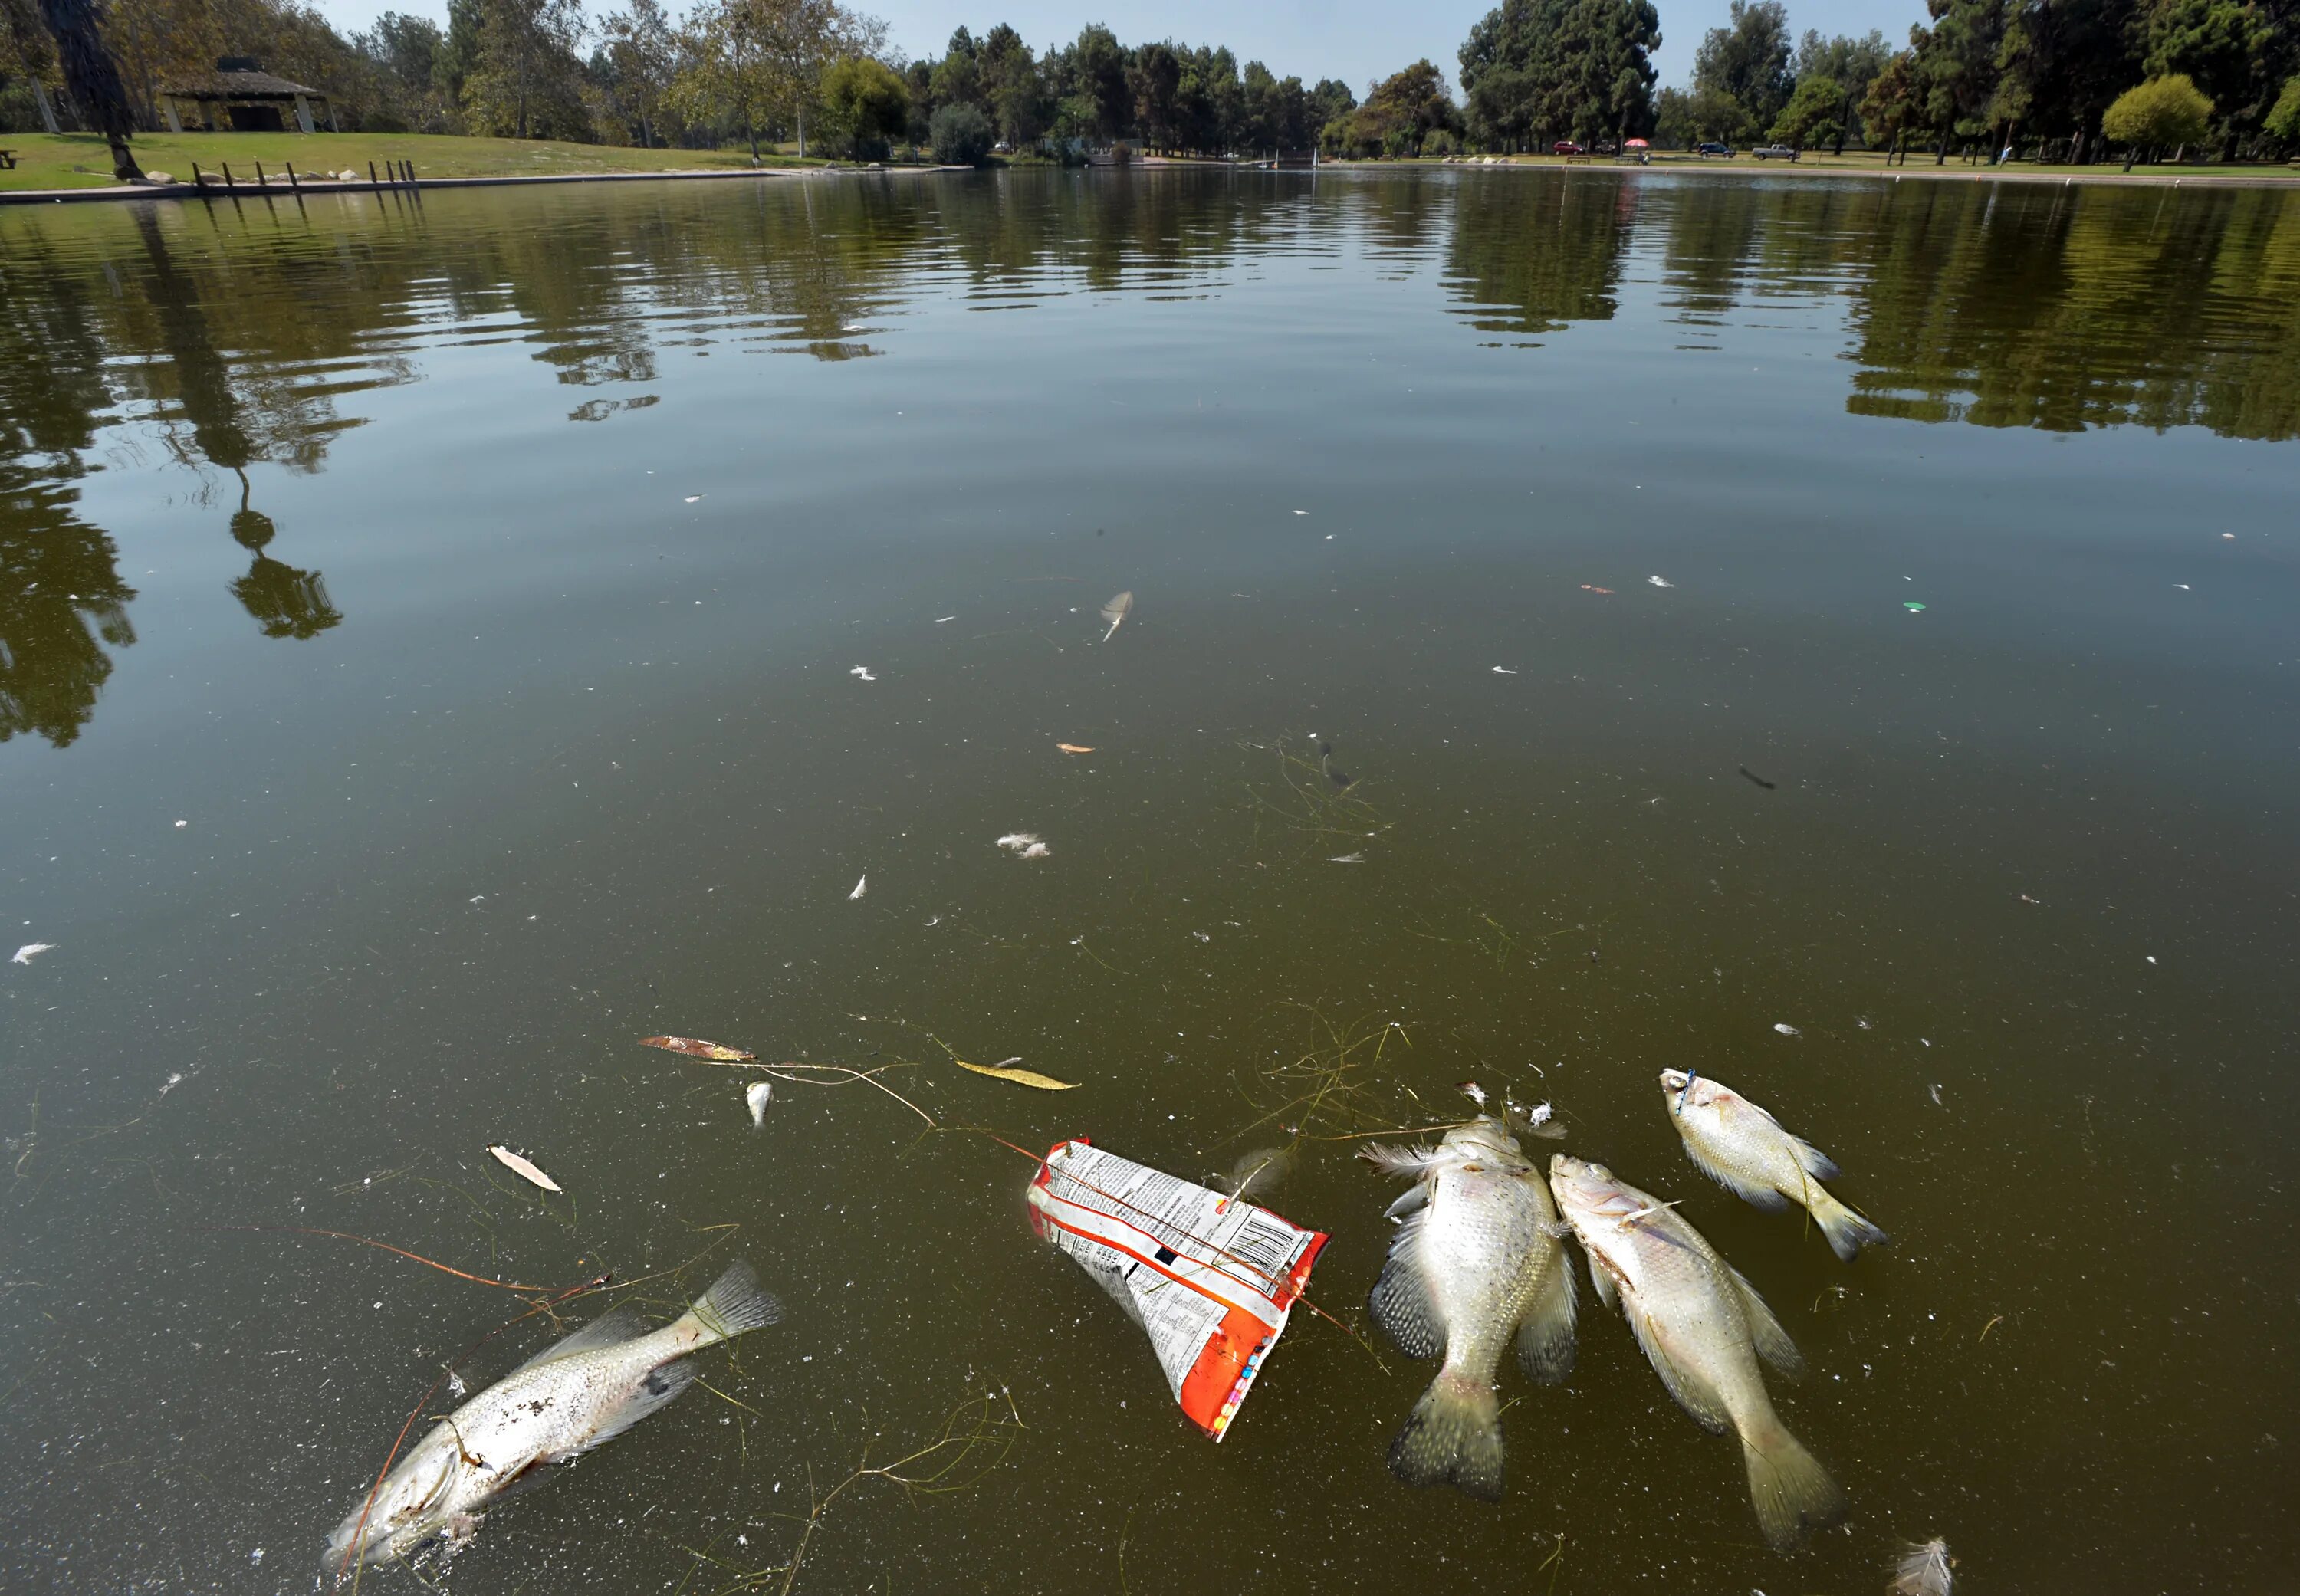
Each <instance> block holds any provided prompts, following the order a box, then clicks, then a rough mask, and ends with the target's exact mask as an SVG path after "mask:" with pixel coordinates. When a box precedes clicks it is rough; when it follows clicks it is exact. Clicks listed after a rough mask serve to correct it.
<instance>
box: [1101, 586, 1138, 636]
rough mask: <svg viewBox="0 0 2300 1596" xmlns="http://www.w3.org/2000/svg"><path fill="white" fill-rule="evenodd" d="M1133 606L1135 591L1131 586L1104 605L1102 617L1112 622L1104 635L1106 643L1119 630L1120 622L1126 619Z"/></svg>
mask: <svg viewBox="0 0 2300 1596" xmlns="http://www.w3.org/2000/svg"><path fill="white" fill-rule="evenodd" d="M1133 608H1134V591H1133V589H1131V588H1129V589H1128V590H1127V591H1126V592H1124V593H1121V594H1119V595H1118V596H1117V597H1115V598H1113V599H1112V600H1111V601H1110V603H1106V604H1104V606H1103V607H1102V618H1103V619H1104V620H1106V621H1108V622H1109V623H1110V631H1108V632H1104V634H1103V635H1102V640H1103V641H1104V643H1107V642H1109V641H1110V638H1111V634H1112V633H1113V632H1116V631H1117V630H1118V623H1119V622H1120V621H1121V620H1124V619H1126V617H1127V615H1128V614H1129V612H1131V611H1132V610H1133Z"/></svg>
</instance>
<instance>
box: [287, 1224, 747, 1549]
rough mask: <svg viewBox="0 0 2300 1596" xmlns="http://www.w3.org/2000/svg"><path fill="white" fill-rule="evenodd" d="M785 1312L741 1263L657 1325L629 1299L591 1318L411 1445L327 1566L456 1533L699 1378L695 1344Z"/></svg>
mask: <svg viewBox="0 0 2300 1596" xmlns="http://www.w3.org/2000/svg"><path fill="white" fill-rule="evenodd" d="M781 1317H782V1310H781V1309H780V1308H779V1307H778V1306H777V1305H776V1302H775V1300H774V1299H773V1298H772V1297H771V1296H769V1295H768V1294H767V1293H765V1292H764V1291H762V1290H761V1289H760V1286H759V1277H758V1276H756V1275H754V1274H753V1273H752V1271H751V1266H750V1265H749V1264H747V1263H737V1264H734V1265H733V1266H731V1267H730V1268H729V1269H728V1270H727V1272H726V1273H725V1274H723V1275H721V1276H719V1279H718V1281H717V1283H716V1284H713V1285H712V1288H711V1289H710V1290H709V1291H707V1292H705V1293H704V1294H703V1296H702V1297H701V1298H700V1299H699V1300H698V1301H696V1304H695V1306H694V1307H692V1308H690V1309H687V1312H686V1313H685V1314H683V1315H682V1316H680V1317H679V1318H678V1319H676V1320H674V1321H673V1322H672V1323H671V1324H668V1325H665V1326H663V1327H662V1328H661V1329H659V1330H650V1329H649V1328H648V1327H647V1323H646V1319H645V1318H642V1317H640V1315H639V1313H638V1311H637V1309H632V1308H618V1309H614V1310H613V1311H612V1312H611V1313H608V1314H605V1315H603V1316H602V1317H601V1318H596V1319H594V1320H592V1321H591V1323H589V1324H588V1325H586V1326H583V1328H582V1329H580V1330H578V1331H576V1332H575V1333H574V1334H572V1335H570V1336H568V1337H567V1338H566V1339H564V1340H563V1341H560V1342H555V1343H554V1344H553V1345H551V1346H548V1347H546V1348H545V1349H544V1350H543V1351H540V1352H538V1353H537V1354H536V1355H535V1356H534V1357H533V1358H531V1359H528V1361H527V1362H525V1363H523V1364H521V1366H520V1367H518V1368H517V1369H515V1370H513V1371H512V1373H511V1374H509V1375H507V1376H504V1378H503V1379H501V1380H498V1381H497V1382H496V1384H493V1385H490V1386H488V1387H487V1389H486V1390H485V1391H483V1392H480V1393H479V1395H478V1396H475V1397H473V1398H472V1399H471V1401H468V1402H465V1403H464V1404H463V1405H462V1407H460V1408H458V1409H455V1411H454V1412H453V1413H451V1414H449V1415H448V1416H447V1417H446V1418H444V1419H441V1420H440V1421H439V1424H438V1426H437V1427H436V1428H435V1429H433V1430H432V1431H431V1433H430V1434H429V1435H426V1436H425V1437H424V1438H423V1439H422V1440H421V1441H420V1442H416V1443H415V1444H414V1445H413V1446H412V1447H411V1448H410V1449H409V1450H408V1451H407V1454H406V1455H405V1456H404V1458H403V1459H401V1460H400V1462H399V1466H398V1467H396V1468H394V1469H393V1470H392V1471H391V1473H390V1475H388V1476H387V1478H386V1479H385V1480H384V1482H383V1484H381V1485H379V1486H378V1487H377V1488H376V1492H375V1495H374V1499H373V1500H371V1501H370V1502H367V1503H365V1504H363V1505H362V1506H360V1507H357V1508H354V1510H353V1512H352V1514H351V1516H350V1517H347V1518H346V1519H345V1520H344V1521H343V1523H341V1524H340V1525H337V1526H336V1532H335V1534H332V1535H330V1536H329V1538H328V1547H327V1551H326V1553H325V1561H324V1562H323V1564H322V1565H321V1567H322V1568H323V1569H324V1570H326V1571H329V1572H333V1571H336V1570H339V1569H341V1568H343V1567H346V1565H347V1564H351V1563H379V1562H383V1561H385V1560H387V1559H391V1558H404V1557H405V1556H407V1555H408V1554H409V1553H410V1552H412V1551H413V1550H415V1549H416V1548H417V1547H419V1546H421V1544H422V1543H423V1542H426V1541H428V1540H429V1539H430V1538H431V1537H432V1536H433V1535H436V1534H440V1533H441V1532H443V1531H444V1532H446V1535H447V1538H448V1541H449V1542H450V1543H451V1544H455V1545H460V1544H461V1543H462V1542H465V1541H468V1540H469V1539H470V1538H471V1534H473V1533H474V1532H475V1531H476V1530H477V1529H478V1528H479V1515H480V1513H481V1512H482V1511H484V1510H485V1509H487V1506H488V1505H489V1504H490V1503H492V1502H493V1501H494V1500H496V1498H497V1497H498V1496H500V1495H502V1494H503V1493H504V1491H505V1490H507V1489H509V1488H510V1487H511V1486H512V1485H513V1484H529V1483H532V1482H534V1481H535V1480H536V1479H537V1477H539V1471H541V1470H543V1469H545V1468H546V1467H549V1466H551V1465H554V1464H560V1463H565V1462H567V1461H568V1460H569V1459H573V1458H578V1457H580V1456H582V1454H584V1453H585V1452H587V1451H591V1450H592V1449H593V1448H594V1447H596V1446H599V1445H601V1444H602V1443H604V1442H608V1441H612V1440H613V1439H614V1438H615V1437H616V1436H618V1435H620V1434H622V1433H623V1432H624V1431H625V1430H628V1429H629V1428H630V1427H631V1426H633V1425H635V1424H637V1423H638V1421H639V1420H641V1419H643V1418H645V1417H646V1416H647V1415H648V1414H650V1413H653V1412H654V1411H656V1410H657V1409H660V1408H662V1406H663V1404H665V1403H666V1402H668V1401H671V1399H672V1398H673V1397H675V1396H677V1395H678V1394H679V1392H682V1391H685V1390H686V1389H687V1386H688V1385H689V1384H692V1383H693V1382H694V1379H695V1373H696V1370H695V1360H694V1359H693V1358H692V1357H691V1356H690V1354H692V1353H695V1352H697V1351H701V1350H702V1349H704V1348H705V1347H709V1346H714V1345H716V1344H717V1343H718V1342H722V1341H729V1340H731V1339H733V1338H734V1337H736V1336H737V1335H741V1334H745V1333H746V1331H751V1330H756V1329H758V1328H759V1327H760V1326H763V1325H771V1324H773V1323H774V1322H775V1321H776V1320H777V1319H779V1318H781Z"/></svg>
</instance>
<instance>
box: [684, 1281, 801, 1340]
mask: <svg viewBox="0 0 2300 1596" xmlns="http://www.w3.org/2000/svg"><path fill="white" fill-rule="evenodd" d="M782 1317H783V1309H782V1304H781V1303H779V1302H778V1301H775V1300H774V1298H772V1297H771V1296H770V1295H768V1294H767V1291H766V1288H765V1287H763V1286H762V1285H761V1284H759V1276H758V1274H757V1272H756V1271H754V1269H753V1268H751V1266H750V1265H749V1264H747V1263H745V1262H744V1261H742V1260H741V1259H737V1260H736V1261H735V1262H733V1263H731V1264H729V1265H728V1266H727V1272H726V1273H725V1274H723V1275H721V1276H719V1278H718V1279H717V1280H716V1281H714V1282H712V1286H711V1289H710V1290H709V1291H707V1292H704V1293H703V1294H702V1295H701V1296H700V1297H697V1298H696V1300H695V1306H694V1307H692V1308H690V1309H687V1318H686V1320H685V1321H683V1322H685V1323H687V1325H688V1326H689V1327H690V1328H696V1329H700V1330H701V1331H702V1332H703V1333H704V1339H703V1342H702V1343H701V1344H703V1345H704V1346H708V1345H710V1344H711V1343H712V1342H716V1341H732V1340H734V1339H735V1337H737V1336H738V1335H740V1334H744V1333H745V1332H746V1331H750V1330H757V1329H760V1328H762V1326H768V1325H771V1324H773V1323H775V1322H776V1321H777V1320H779V1319H780V1318H782Z"/></svg>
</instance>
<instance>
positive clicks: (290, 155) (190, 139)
mask: <svg viewBox="0 0 2300 1596" xmlns="http://www.w3.org/2000/svg"><path fill="white" fill-rule="evenodd" d="M134 147H135V150H136V159H137V162H140V163H141V164H142V166H143V168H144V170H146V171H147V172H152V171H164V172H166V173H168V174H169V175H170V176H171V177H172V178H175V179H178V180H179V181H181V182H186V183H188V182H190V181H191V180H192V162H195V161H196V162H199V163H200V168H201V170H204V171H205V172H207V173H208V174H209V175H210V176H214V175H215V174H216V173H217V172H218V171H219V170H221V167H222V166H223V164H224V162H230V163H231V173H232V176H233V177H234V178H236V179H244V180H249V181H252V180H253V179H254V175H255V163H256V162H259V161H260V162H262V163H263V170H264V171H265V173H266V174H267V175H269V176H270V177H271V179H273V180H274V181H275V182H276V181H278V180H279V177H280V173H281V170H282V169H283V168H284V167H286V166H287V163H288V162H294V163H295V167H296V172H297V174H298V175H299V176H300V175H302V174H304V173H307V172H321V171H328V172H335V171H343V170H353V171H356V172H358V173H359V174H360V175H361V177H362V178H364V177H365V176H366V175H367V166H368V162H371V161H372V162H375V164H376V169H377V170H379V171H380V170H382V168H383V163H384V162H386V161H411V162H414V164H415V175H416V177H417V178H419V179H421V178H503V177H513V176H531V175H535V174H544V175H549V176H560V175H565V174H570V173H576V172H601V171H695V170H706V169H711V168H721V169H724V170H730V171H732V170H744V169H747V168H748V167H749V166H750V164H751V152H750V151H749V150H748V149H747V148H746V149H740V150H631V149H622V148H619V147H617V146H615V145H600V144H551V143H546V142H543V141H541V140H537V139H524V138H453V137H446V136H445V135H442V134H431V133H314V134H312V135H310V136H309V137H305V136H304V135H303V134H300V133H151V134H141V133H139V134H137V137H136V142H135V146H134ZM0 149H5V150H8V151H11V152H12V153H13V154H14V155H15V157H16V166H15V170H12V171H0V188H106V187H111V186H112V156H111V154H110V153H109V152H108V151H107V150H106V149H105V148H104V141H103V140H102V139H100V138H96V137H93V136H91V135H88V134H83V133H63V134H54V135H52V134H46V133H0ZM760 159H761V160H762V162H765V163H767V164H768V165H771V166H800V165H805V166H815V165H819V164H821V162H817V161H815V160H814V159H813V158H812V157H809V158H808V159H807V160H806V161H804V162H801V161H799V160H798V159H797V158H796V156H792V155H788V154H777V153H771V152H767V151H765V150H764V149H763V148H762V154H761V155H760Z"/></svg>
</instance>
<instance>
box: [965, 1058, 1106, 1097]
mask: <svg viewBox="0 0 2300 1596" xmlns="http://www.w3.org/2000/svg"><path fill="white" fill-rule="evenodd" d="M1021 1061H1022V1060H1021V1057H1020V1056H1019V1055H1018V1056H1016V1057H1014V1058H1012V1059H1009V1060H1006V1061H1005V1062H1004V1063H1003V1064H970V1063H968V1062H967V1061H966V1060H963V1059H953V1060H951V1062H952V1063H954V1064H955V1065H957V1066H958V1067H959V1068H961V1069H971V1070H972V1071H974V1073H975V1074H977V1075H987V1076H993V1077H995V1078H996V1079H998V1080H1002V1081H1012V1082H1013V1083H1014V1084H1015V1085H1018V1086H1035V1087H1037V1088H1038V1090H1039V1091H1041V1092H1075V1091H1077V1090H1078V1083H1077V1082H1076V1081H1058V1080H1056V1079H1054V1076H1050V1075H1040V1074H1039V1073H1038V1071H1037V1070H1035V1069H1017V1068H1014V1066H1015V1065H1017V1064H1020V1063H1021Z"/></svg>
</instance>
